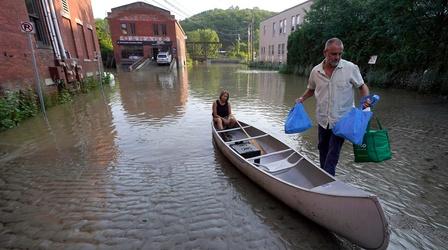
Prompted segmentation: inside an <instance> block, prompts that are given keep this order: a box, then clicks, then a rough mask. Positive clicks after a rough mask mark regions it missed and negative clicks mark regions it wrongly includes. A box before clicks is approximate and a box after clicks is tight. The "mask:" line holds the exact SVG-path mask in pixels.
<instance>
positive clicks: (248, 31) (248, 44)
mask: <svg viewBox="0 0 448 250" xmlns="http://www.w3.org/2000/svg"><path fill="white" fill-rule="evenodd" d="M251 25H252V23H250V24H249V26H248V27H247V53H248V56H249V58H248V59H249V61H251V59H250V58H251V57H250V53H251V52H250V51H251V48H250V36H251Z"/></svg>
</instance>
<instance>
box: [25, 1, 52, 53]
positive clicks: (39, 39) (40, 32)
mask: <svg viewBox="0 0 448 250" xmlns="http://www.w3.org/2000/svg"><path fill="white" fill-rule="evenodd" d="M25 3H26V8H27V10H28V17H29V18H30V21H31V22H33V23H34V28H35V29H36V34H35V35H34V37H35V39H36V43H37V45H38V46H50V39H49V38H48V33H47V30H46V26H45V22H44V19H43V15H42V6H41V4H40V1H38V0H26V2H25Z"/></svg>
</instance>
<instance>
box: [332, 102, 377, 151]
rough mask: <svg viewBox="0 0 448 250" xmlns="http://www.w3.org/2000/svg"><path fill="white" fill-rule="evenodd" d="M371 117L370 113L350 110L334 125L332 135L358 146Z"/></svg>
mask: <svg viewBox="0 0 448 250" xmlns="http://www.w3.org/2000/svg"><path fill="white" fill-rule="evenodd" d="M372 115H373V113H372V112H371V111H362V110H361V109H359V108H352V109H351V110H350V112H348V113H347V114H345V115H344V116H343V117H342V118H341V119H340V120H339V121H338V122H337V123H336V124H335V125H334V127H333V134H335V135H337V136H340V137H342V138H345V139H347V140H349V141H350V142H351V143H353V144H355V145H360V144H362V139H363V138H364V134H365V133H366V129H367V125H368V124H369V121H370V118H371V117H372Z"/></svg>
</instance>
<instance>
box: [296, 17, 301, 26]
mask: <svg viewBox="0 0 448 250" xmlns="http://www.w3.org/2000/svg"><path fill="white" fill-rule="evenodd" d="M300 24H301V23H300V15H297V16H296V26H299V25H300Z"/></svg>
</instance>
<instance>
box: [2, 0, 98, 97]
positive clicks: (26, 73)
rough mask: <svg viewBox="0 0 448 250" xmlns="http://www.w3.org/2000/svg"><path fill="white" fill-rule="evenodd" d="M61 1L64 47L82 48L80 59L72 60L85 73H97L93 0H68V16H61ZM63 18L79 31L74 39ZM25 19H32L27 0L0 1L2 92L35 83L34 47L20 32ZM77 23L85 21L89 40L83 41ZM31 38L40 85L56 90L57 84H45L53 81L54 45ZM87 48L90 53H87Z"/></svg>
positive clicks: (57, 6) (55, 0)
mask: <svg viewBox="0 0 448 250" xmlns="http://www.w3.org/2000/svg"><path fill="white" fill-rule="evenodd" d="M39 2H40V1H39ZM61 2H62V1H60V0H53V3H54V6H55V9H56V14H57V18H58V22H59V26H60V29H61V35H62V37H63V41H64V46H65V47H66V49H69V50H70V49H72V50H73V49H74V48H77V49H78V50H80V49H83V52H84V53H79V54H80V56H79V58H76V59H74V60H69V61H70V62H71V61H76V62H77V63H79V64H80V65H82V69H83V73H84V75H85V74H86V73H88V72H90V73H96V72H97V71H98V61H97V60H96V59H95V54H96V51H99V45H98V39H97V35H96V30H95V21H94V18H93V12H92V8H91V2H90V0H68V3H69V9H70V13H69V15H65V16H66V17H68V19H67V18H66V17H63V16H62V15H61V8H62V6H61ZM62 18H65V20H64V21H68V23H69V24H71V25H72V27H74V31H75V32H78V33H77V34H78V35H77V36H74V37H75V41H74V42H73V37H72V34H71V32H69V30H67V29H66V28H65V27H64V25H63V24H64V21H63V19H62ZM22 21H29V17H28V12H27V8H26V5H25V1H23V0H18V1H15V0H4V1H0V27H1V29H0V91H1V90H5V89H24V88H27V87H29V86H33V87H34V86H35V81H34V73H33V66H32V60H31V50H30V49H29V46H28V40H27V37H26V35H25V34H24V33H22V32H21V31H20V23H21V22H22ZM78 24H82V27H83V29H84V34H85V38H86V42H84V38H83V36H82V33H80V30H79V29H78V27H79V25H78ZM92 36H93V38H92ZM32 41H33V46H34V47H35V52H36V58H37V63H38V68H39V74H40V78H41V80H42V83H41V84H42V86H44V88H43V90H44V91H45V92H51V91H55V90H56V86H55V85H50V86H47V85H46V84H45V82H46V83H51V78H50V72H49V67H51V66H55V65H56V60H55V56H54V52H53V48H52V47H51V46H47V47H39V46H37V44H36V41H35V39H34V36H33V39H32ZM85 44H87V48H84V47H81V45H83V46H85ZM78 47H79V48H78ZM86 50H87V51H88V52H87V53H85V51H86Z"/></svg>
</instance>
